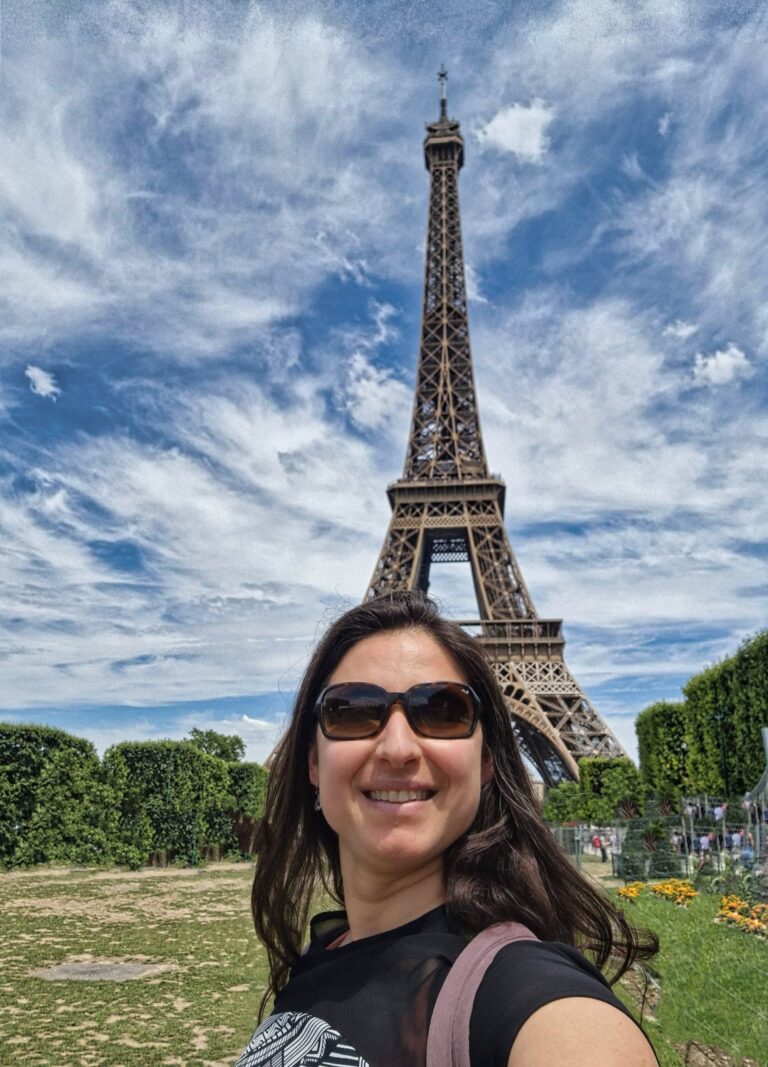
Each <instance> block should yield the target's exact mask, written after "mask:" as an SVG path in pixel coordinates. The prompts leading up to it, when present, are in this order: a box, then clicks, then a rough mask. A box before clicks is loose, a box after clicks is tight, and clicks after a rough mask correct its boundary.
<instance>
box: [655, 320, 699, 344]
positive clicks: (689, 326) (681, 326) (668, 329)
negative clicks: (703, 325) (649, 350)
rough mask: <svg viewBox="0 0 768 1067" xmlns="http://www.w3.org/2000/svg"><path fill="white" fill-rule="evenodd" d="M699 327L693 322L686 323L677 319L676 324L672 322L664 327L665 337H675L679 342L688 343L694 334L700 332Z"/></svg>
mask: <svg viewBox="0 0 768 1067" xmlns="http://www.w3.org/2000/svg"><path fill="white" fill-rule="evenodd" d="M698 329H699V327H698V326H696V325H694V324H693V323H692V322H684V321H683V319H675V321H674V322H670V324H669V325H668V326H665V327H664V331H663V333H664V336H665V337H674V338H675V339H676V340H678V341H686V340H687V339H688V338H689V337H692V336H693V334H695V333H697V332H698Z"/></svg>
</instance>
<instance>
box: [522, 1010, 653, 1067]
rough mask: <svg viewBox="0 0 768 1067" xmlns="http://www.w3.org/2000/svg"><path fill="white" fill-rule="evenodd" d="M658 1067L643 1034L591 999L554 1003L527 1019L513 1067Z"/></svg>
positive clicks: (619, 1013) (618, 1013)
mask: <svg viewBox="0 0 768 1067" xmlns="http://www.w3.org/2000/svg"><path fill="white" fill-rule="evenodd" d="M566 1063H567V1064H568V1065H569V1067H657V1064H656V1057H655V1056H654V1054H653V1049H652V1048H651V1046H650V1044H649V1043H648V1041H647V1040H646V1038H645V1037H644V1036H643V1034H642V1031H641V1030H640V1029H639V1028H638V1027H637V1026H636V1025H635V1024H634V1023H633V1022H632V1020H631V1019H630V1018H628V1017H627V1016H626V1015H624V1013H623V1012H621V1011H619V1009H618V1008H614V1007H612V1006H611V1005H610V1004H606V1003H604V1002H603V1001H602V1000H593V999H592V998H590V997H564V998H563V999H561V1000H553V1001H550V1003H549V1004H545V1005H544V1006H543V1007H542V1008H539V1009H538V1011H535V1012H534V1013H533V1015H531V1017H530V1018H529V1019H527V1020H526V1022H525V1023H524V1025H523V1026H522V1028H521V1029H520V1033H519V1034H518V1035H517V1037H516V1038H515V1043H514V1045H513V1046H512V1051H511V1052H510V1054H509V1061H508V1067H559V1065H560V1064H566Z"/></svg>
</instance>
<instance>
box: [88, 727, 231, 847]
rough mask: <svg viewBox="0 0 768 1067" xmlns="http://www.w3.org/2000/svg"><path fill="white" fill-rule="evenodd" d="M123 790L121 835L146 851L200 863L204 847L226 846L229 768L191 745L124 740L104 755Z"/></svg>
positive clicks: (229, 803)
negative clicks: (145, 848) (139, 844)
mask: <svg viewBox="0 0 768 1067" xmlns="http://www.w3.org/2000/svg"><path fill="white" fill-rule="evenodd" d="M104 765H105V766H106V767H107V768H109V770H110V771H111V772H112V774H113V775H114V776H115V777H118V776H119V777H120V778H121V780H122V782H123V786H122V791H121V794H120V796H119V800H118V810H119V821H120V826H121V830H122V832H123V833H124V834H127V838H128V839H127V842H126V843H129V844H131V845H133V844H134V843H137V844H138V842H134V837H133V835H134V833H136V832H138V834H139V839H140V842H141V845H144V846H145V845H148V846H149V852H162V853H166V854H168V855H169V856H170V857H172V858H175V859H181V860H184V861H186V862H187V863H192V864H194V863H198V862H199V860H200V858H201V855H202V850H203V849H204V848H205V847H213V846H220V845H222V844H230V843H231V842H230V841H229V840H227V839H228V838H229V837H230V835H231V816H226V813H227V812H231V810H232V807H233V798H232V795H231V793H230V791H229V774H228V770H227V765H226V763H224V761H223V760H220V759H217V757H216V756H209V755H207V753H205V752H203V751H201V750H200V749H199V748H198V747H197V746H196V745H194V744H192V742H190V741H124V742H122V743H121V744H119V745H114V746H113V747H112V748H110V749H108V750H107V752H106V753H105V754H104Z"/></svg>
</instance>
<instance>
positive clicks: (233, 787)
mask: <svg viewBox="0 0 768 1067" xmlns="http://www.w3.org/2000/svg"><path fill="white" fill-rule="evenodd" d="M268 779H269V774H268V773H267V771H266V770H265V769H264V768H263V767H262V766H261V764H260V763H230V764H229V791H230V793H231V794H232V802H233V808H234V810H235V811H236V812H238V813H239V814H240V815H245V816H247V817H248V818H249V819H260V818H261V816H262V815H263V814H264V800H265V798H266V795H267V781H268Z"/></svg>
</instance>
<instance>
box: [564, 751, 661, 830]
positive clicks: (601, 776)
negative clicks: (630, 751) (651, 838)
mask: <svg viewBox="0 0 768 1067" xmlns="http://www.w3.org/2000/svg"><path fill="white" fill-rule="evenodd" d="M579 771H580V774H581V777H580V780H579V782H562V783H561V784H560V785H557V786H554V787H553V788H552V789H548V790H547V796H546V800H545V801H544V807H543V815H544V818H545V819H546V820H547V822H558V823H562V822H587V823H592V824H596V825H598V826H599V825H605V824H606V823H610V822H613V821H614V820H615V819H616V818H623V819H631V818H633V817H634V816H636V815H638V814H639V813H640V812H641V811H642V809H643V804H644V792H645V791H644V789H643V783H642V780H641V778H640V772H639V771H638V769H637V767H635V765H634V763H633V762H632V760H630V759H627V757H626V756H622V757H620V758H618V759H610V758H607V757H592V758H589V757H586V758H584V759H583V760H581V761H580V763H579Z"/></svg>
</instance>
